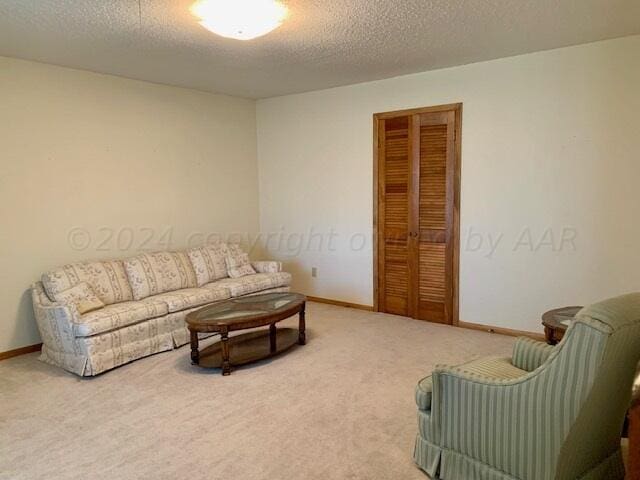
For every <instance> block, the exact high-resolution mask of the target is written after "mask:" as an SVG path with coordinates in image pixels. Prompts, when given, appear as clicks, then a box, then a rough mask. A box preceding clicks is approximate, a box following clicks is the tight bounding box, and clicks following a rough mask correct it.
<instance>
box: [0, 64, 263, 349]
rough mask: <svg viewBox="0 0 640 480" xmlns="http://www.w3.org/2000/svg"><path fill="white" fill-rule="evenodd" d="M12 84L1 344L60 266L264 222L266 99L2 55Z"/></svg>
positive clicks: (2, 234) (29, 329)
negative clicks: (258, 124)
mask: <svg viewBox="0 0 640 480" xmlns="http://www.w3.org/2000/svg"><path fill="white" fill-rule="evenodd" d="M0 95H1V96H0V98H1V100H0V125H2V127H1V128H0V152H1V158H0V305H2V309H1V312H2V315H1V316H0V352H2V351H7V350H10V349H14V348H18V347H21V346H24V345H30V344H34V343H37V342H38V341H39V336H38V333H37V329H36V326H35V322H34V320H33V317H32V315H33V313H32V309H31V305H30V298H29V296H28V288H29V285H30V284H31V283H32V282H33V281H35V280H37V279H38V278H39V276H40V274H41V273H42V272H43V271H45V270H47V269H49V268H51V267H55V266H58V265H61V264H64V263H66V262H70V261H74V260H84V259H92V258H112V257H125V256H128V255H131V254H133V253H135V252H137V251H138V250H140V249H145V248H146V249H155V248H165V247H175V248H178V247H182V246H184V245H186V244H187V243H188V242H189V241H191V242H201V241H202V239H203V238H204V236H203V235H204V234H208V233H212V232H214V233H215V232H254V233H255V232H256V230H257V228H258V179H257V165H256V151H255V149H256V128H255V102H254V101H250V100H242V99H236V98H231V97H226V96H217V95H212V94H207V93H201V92H196V91H193V90H186V89H180V88H174V87H168V86H161V85H154V84H150V83H145V82H138V81H132V80H126V79H122V78H117V77H112V76H107V75H98V74H92V73H88V72H81V71H77V70H71V69H65V68H59V67H54V66H49V65H44V64H39V63H33V62H26V61H20V60H13V59H8V58H2V57H0ZM74 228H79V229H82V230H80V233H76V234H75V235H74V234H72V233H70V232H72V231H73V229H74ZM84 232H86V233H88V234H89V235H90V236H91V240H90V242H89V245H88V246H86V248H84V245H83V242H84V243H86V241H87V237H86V235H85V233H84ZM167 232H170V233H167ZM199 234H202V235H199ZM72 242H76V244H75V246H74V245H71V243H72Z"/></svg>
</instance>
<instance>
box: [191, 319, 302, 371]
mask: <svg viewBox="0 0 640 480" xmlns="http://www.w3.org/2000/svg"><path fill="white" fill-rule="evenodd" d="M296 343H298V330H297V329H295V328H279V329H278V330H277V332H276V350H275V351H273V352H272V351H271V347H270V342H269V330H268V329H267V330H259V331H255V332H249V333H243V334H241V335H237V336H235V337H230V338H229V363H231V365H244V364H246V363H251V362H257V361H258V360H262V359H265V358H269V357H273V356H274V355H278V354H279V353H282V352H284V351H285V350H288V349H289V348H291V347H293V346H294V345H295V344H296ZM198 365H199V366H201V367H205V368H220V367H222V345H221V342H216V343H214V344H212V345H209V346H208V347H206V348H204V349H202V350H201V351H200V360H199V362H198Z"/></svg>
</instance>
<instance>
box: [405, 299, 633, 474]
mask: <svg viewBox="0 0 640 480" xmlns="http://www.w3.org/2000/svg"><path fill="white" fill-rule="evenodd" d="M639 360H640V293H634V294H629V295H624V296H621V297H617V298H613V299H610V300H606V301H604V302H601V303H597V304H595V305H591V306H589V307H586V308H583V309H582V310H581V311H580V312H579V313H578V315H577V317H576V321H575V322H573V324H572V325H571V326H570V328H569V329H568V330H567V333H566V335H565V337H564V339H563V340H562V342H561V343H560V344H558V345H557V346H555V347H551V346H548V345H546V344H544V343H541V342H536V341H533V340H530V339H527V338H519V339H518V340H517V341H516V344H515V347H514V351H513V355H512V358H487V359H482V360H476V361H473V362H470V363H467V364H464V365H461V366H457V367H451V366H437V367H436V368H435V370H434V371H433V373H432V375H431V376H429V377H427V378H424V379H423V380H421V381H420V382H419V383H418V386H417V388H416V402H417V404H418V431H419V433H418V436H417V438H416V444H415V451H414V459H415V462H416V463H417V465H418V466H419V467H420V468H421V469H422V470H424V471H425V472H426V473H427V474H428V475H429V476H431V478H433V479H443V480H472V479H481V480H507V479H520V480H552V479H553V480H573V479H581V480H595V479H612V480H616V479H620V480H622V479H623V478H624V466H623V463H622V457H621V454H620V433H621V430H622V425H623V422H624V417H625V412H626V410H627V407H628V405H629V402H630V398H631V388H632V384H633V379H634V374H635V371H636V365H637V364H638V361H639Z"/></svg>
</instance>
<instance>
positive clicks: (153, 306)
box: [73, 299, 169, 337]
mask: <svg viewBox="0 0 640 480" xmlns="http://www.w3.org/2000/svg"><path fill="white" fill-rule="evenodd" d="M168 313H169V309H168V307H167V304H166V303H164V302H161V301H157V300H152V299H145V300H143V301H132V302H123V303H114V304H112V305H107V306H106V307H104V308H101V309H100V310H94V311H93V312H89V313H87V314H85V315H82V316H81V317H80V321H79V322H78V323H76V324H74V326H73V331H74V334H75V336H76V337H89V336H91V335H98V334H100V333H105V332H110V331H112V330H116V329H118V328H122V327H126V326H128V325H133V324H135V323H138V322H142V321H144V320H149V319H151V318H156V317H162V316H164V315H167V314H168Z"/></svg>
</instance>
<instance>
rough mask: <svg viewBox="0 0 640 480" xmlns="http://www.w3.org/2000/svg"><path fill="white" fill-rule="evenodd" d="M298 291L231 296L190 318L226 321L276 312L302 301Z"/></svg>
mask: <svg viewBox="0 0 640 480" xmlns="http://www.w3.org/2000/svg"><path fill="white" fill-rule="evenodd" d="M305 300H306V298H305V296H304V295H301V294H299V293H289V292H287V293H265V294H262V295H253V296H249V297H240V298H232V299H229V300H225V301H223V302H219V303H215V304H213V305H210V306H208V307H204V308H202V309H200V310H199V311H197V312H194V314H193V316H192V317H191V319H192V320H194V321H196V322H198V323H208V322H211V323H227V324H231V323H233V322H234V320H236V321H245V320H247V319H248V318H251V317H257V316H261V315H265V314H272V313H276V312H277V311H279V310H286V309H287V308H289V307H292V306H294V305H295V304H299V303H300V302H304V301H305Z"/></svg>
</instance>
